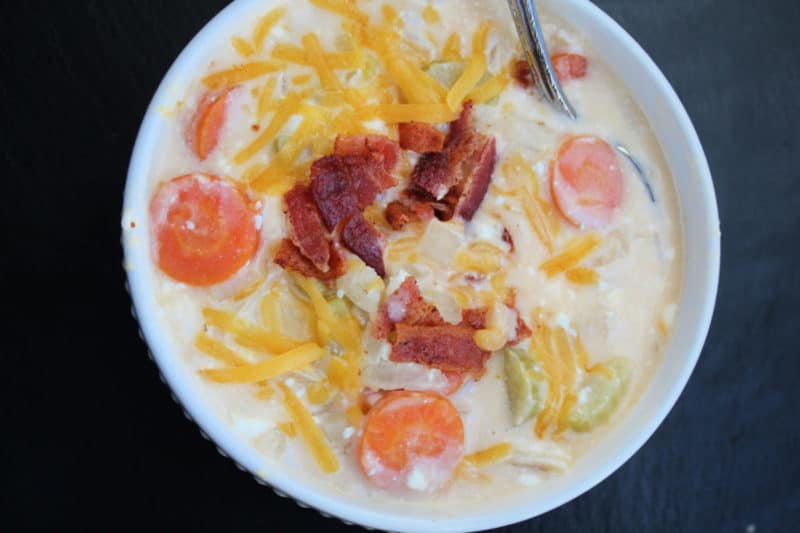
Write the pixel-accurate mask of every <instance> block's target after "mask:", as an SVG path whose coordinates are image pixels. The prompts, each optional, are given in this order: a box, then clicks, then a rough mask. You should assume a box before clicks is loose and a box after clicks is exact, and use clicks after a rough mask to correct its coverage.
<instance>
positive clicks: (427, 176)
mask: <svg viewBox="0 0 800 533" xmlns="http://www.w3.org/2000/svg"><path fill="white" fill-rule="evenodd" d="M496 155H497V154H496V147H495V140H494V138H493V137H488V136H486V135H483V134H482V133H479V132H477V131H476V130H475V129H474V128H473V126H472V102H471V101H468V102H466V103H465V104H464V107H463V109H462V111H461V115H460V116H459V117H458V119H456V120H455V121H453V122H452V123H450V131H449V133H448V134H447V138H446V139H445V143H444V149H443V150H442V151H441V152H429V153H425V154H423V155H422V157H420V158H419V161H417V164H416V166H415V167H414V170H413V172H412V174H411V183H412V186H413V188H414V189H416V190H418V191H420V192H421V193H424V194H428V195H430V196H432V198H433V200H432V201H436V202H437V204H438V205H436V206H433V207H434V210H435V211H436V216H437V217H438V218H439V219H440V220H445V221H446V220H449V219H450V218H452V217H453V215H454V214H456V213H457V214H459V215H460V216H461V217H462V218H464V220H467V221H469V220H471V219H472V217H473V216H474V215H475V212H476V211H477V210H478V208H479V207H480V204H481V202H483V198H484V197H485V196H486V192H487V191H488V189H489V182H490V181H491V177H492V172H493V171H494V165H495V160H496ZM398 213H400V214H402V213H401V212H399V211H398V210H397V208H395V213H394V216H395V218H396V219H397V220H398V221H400V220H401V218H400V217H397V214H398ZM398 225H400V222H398Z"/></svg>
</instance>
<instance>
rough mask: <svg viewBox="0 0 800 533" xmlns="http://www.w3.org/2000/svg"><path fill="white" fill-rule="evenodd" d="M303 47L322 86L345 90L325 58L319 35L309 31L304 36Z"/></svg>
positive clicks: (327, 88) (330, 89)
mask: <svg viewBox="0 0 800 533" xmlns="http://www.w3.org/2000/svg"><path fill="white" fill-rule="evenodd" d="M302 43H303V49H304V50H305V53H306V57H307V58H308V61H309V62H310V63H311V65H312V66H313V67H314V70H316V71H317V75H318V76H319V81H320V83H321V84H322V87H323V88H324V89H326V90H328V91H341V90H343V88H342V84H341V82H340V81H339V78H337V77H336V74H334V72H333V69H331V66H330V65H329V64H328V62H327V61H326V60H325V53H324V52H323V51H322V45H321V44H320V42H319V37H317V35H316V34H314V33H307V34H305V35H303V38H302Z"/></svg>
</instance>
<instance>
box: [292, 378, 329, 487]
mask: <svg viewBox="0 0 800 533" xmlns="http://www.w3.org/2000/svg"><path fill="white" fill-rule="evenodd" d="M278 386H279V387H280V388H281V391H282V392H283V405H284V407H285V408H286V411H287V412H288V413H289V416H290V417H291V418H292V421H293V423H294V425H295V426H296V428H297V430H298V432H299V433H300V437H302V439H303V441H304V442H305V443H306V446H308V448H309V450H310V451H311V455H312V456H313V457H314V459H315V460H316V461H317V464H318V465H319V467H320V469H321V470H322V471H323V472H325V473H332V472H336V471H337V470H339V460H338V459H337V458H336V455H335V454H334V453H333V450H332V449H331V446H330V444H329V443H328V440H327V439H326V438H325V435H324V434H323V433H322V430H321V429H320V428H319V426H318V425H317V424H316V422H314V419H313V418H312V417H311V413H309V412H308V409H306V407H305V406H304V405H303V402H301V401H300V399H299V398H298V397H297V396H296V395H295V394H294V393H293V392H292V390H291V389H290V388H289V387H287V386H286V385H285V384H283V383H280V384H279V385H278Z"/></svg>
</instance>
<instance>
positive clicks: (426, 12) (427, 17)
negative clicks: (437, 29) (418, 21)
mask: <svg viewBox="0 0 800 533" xmlns="http://www.w3.org/2000/svg"><path fill="white" fill-rule="evenodd" d="M422 20H424V21H425V22H427V23H428V24H439V23H440V22H441V21H442V17H441V15H439V11H438V10H437V9H436V8H435V7H433V5H431V4H428V5H427V6H425V8H424V9H423V10H422Z"/></svg>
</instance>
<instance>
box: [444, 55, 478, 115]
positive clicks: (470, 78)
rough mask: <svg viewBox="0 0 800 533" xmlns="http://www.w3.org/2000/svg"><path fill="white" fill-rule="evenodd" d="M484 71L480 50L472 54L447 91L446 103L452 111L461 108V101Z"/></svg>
mask: <svg viewBox="0 0 800 533" xmlns="http://www.w3.org/2000/svg"><path fill="white" fill-rule="evenodd" d="M485 72H486V56H485V55H484V54H483V53H482V52H481V53H478V54H472V55H471V56H470V57H469V59H468V60H467V64H466V66H464V72H462V73H461V76H459V77H458V79H457V80H456V82H455V83H454V84H453V86H452V87H451V88H450V91H449V92H448V93H447V105H448V107H450V109H451V110H452V111H457V110H459V109H461V103H462V102H463V101H464V98H465V97H466V96H467V94H469V92H470V91H472V89H474V88H475V86H476V85H477V84H478V82H479V81H480V80H481V78H482V77H483V74H484V73H485Z"/></svg>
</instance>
